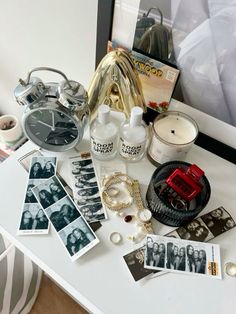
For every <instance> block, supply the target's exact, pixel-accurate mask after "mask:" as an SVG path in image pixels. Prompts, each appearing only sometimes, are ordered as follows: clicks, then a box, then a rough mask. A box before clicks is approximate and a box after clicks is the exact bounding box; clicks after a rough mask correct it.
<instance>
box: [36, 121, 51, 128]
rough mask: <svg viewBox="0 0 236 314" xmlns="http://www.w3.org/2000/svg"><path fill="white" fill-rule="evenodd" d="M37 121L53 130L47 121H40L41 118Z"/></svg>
mask: <svg viewBox="0 0 236 314" xmlns="http://www.w3.org/2000/svg"><path fill="white" fill-rule="evenodd" d="M38 123H41V124H43V125H45V126H47V127H49V128H50V129H51V130H52V131H53V128H52V126H51V125H49V124H47V123H45V122H43V121H41V120H38Z"/></svg>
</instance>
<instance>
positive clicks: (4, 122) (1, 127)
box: [0, 115, 23, 146]
mask: <svg viewBox="0 0 236 314" xmlns="http://www.w3.org/2000/svg"><path fill="white" fill-rule="evenodd" d="M22 136H23V132H22V128H21V125H20V122H19V121H18V119H17V118H16V117H15V116H13V115H3V116H1V117H0V140H1V141H2V142H4V143H6V144H7V145H8V146H13V145H15V144H16V143H17V141H18V140H19V139H20V138H21V137H22Z"/></svg>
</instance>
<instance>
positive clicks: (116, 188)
mask: <svg viewBox="0 0 236 314" xmlns="http://www.w3.org/2000/svg"><path fill="white" fill-rule="evenodd" d="M101 194H102V200H103V202H104V204H105V205H106V207H107V208H109V209H110V210H112V211H115V212H116V213H117V215H119V216H120V217H123V218H124V221H125V222H127V223H128V222H130V221H132V220H133V218H135V219H136V226H137V229H138V230H137V232H136V233H135V234H134V235H131V236H129V237H128V239H129V240H131V241H133V242H134V243H138V242H140V241H141V240H142V239H143V238H144V237H145V236H146V234H148V233H152V234H153V233H154V232H153V229H152V225H151V222H150V220H151V218H152V213H151V211H150V210H148V209H146V208H144V206H143V201H142V197H141V193H140V186H139V182H138V180H133V179H132V178H130V177H129V176H128V175H127V174H124V173H121V172H115V173H114V174H112V175H109V176H105V177H104V178H103V180H102V189H101ZM121 194H122V195H125V199H124V198H121ZM133 203H135V205H136V206H137V209H136V211H135V214H134V215H126V213H125V212H124V211H123V210H124V209H126V208H129V207H131V206H132V204H133Z"/></svg>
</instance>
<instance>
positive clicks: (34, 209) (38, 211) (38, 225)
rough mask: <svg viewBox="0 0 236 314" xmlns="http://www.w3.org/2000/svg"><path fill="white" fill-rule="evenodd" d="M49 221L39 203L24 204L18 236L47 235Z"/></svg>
mask: <svg viewBox="0 0 236 314" xmlns="http://www.w3.org/2000/svg"><path fill="white" fill-rule="evenodd" d="M48 229H49V221H48V219H47V217H46V215H45V214H44V212H43V210H42V208H41V206H40V205H39V204H38V203H28V204H24V206H23V211H22V215H21V220H20V226H19V230H18V234H20V235H27V234H47V233H48Z"/></svg>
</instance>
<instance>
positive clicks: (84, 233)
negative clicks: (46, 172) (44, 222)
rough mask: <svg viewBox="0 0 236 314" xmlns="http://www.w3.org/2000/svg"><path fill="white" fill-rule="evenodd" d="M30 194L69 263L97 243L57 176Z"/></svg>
mask: <svg viewBox="0 0 236 314" xmlns="http://www.w3.org/2000/svg"><path fill="white" fill-rule="evenodd" d="M32 191H33V193H34V195H35V197H36V199H37V200H38V202H39V203H40V205H41V207H42V208H43V209H44V212H45V214H46V216H47V218H48V219H49V221H50V222H51V223H52V225H53V227H54V228H55V230H56V231H57V234H58V236H59V238H60V240H61V242H62V243H63V244H64V246H65V248H66V251H67V253H69V256H70V257H71V260H72V261H74V260H76V259H77V258H79V257H80V256H82V255H83V254H85V253H86V252H87V251H88V250H90V249H91V248H92V247H94V246H95V245H96V244H98V243H99V240H98V238H97V236H96V235H95V233H94V232H93V230H92V228H91V227H90V226H89V224H88V222H87V221H86V220H85V219H84V218H83V217H82V215H81V211H80V210H79V209H78V207H77V206H76V205H75V203H74V202H73V201H72V199H71V198H70V196H69V195H68V194H67V192H66V190H65V189H64V188H63V186H62V184H61V182H60V180H59V179H58V178H57V177H56V176H53V177H51V178H49V179H47V180H46V181H44V182H43V183H42V184H40V185H38V186H37V187H34V188H33V189H32Z"/></svg>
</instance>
